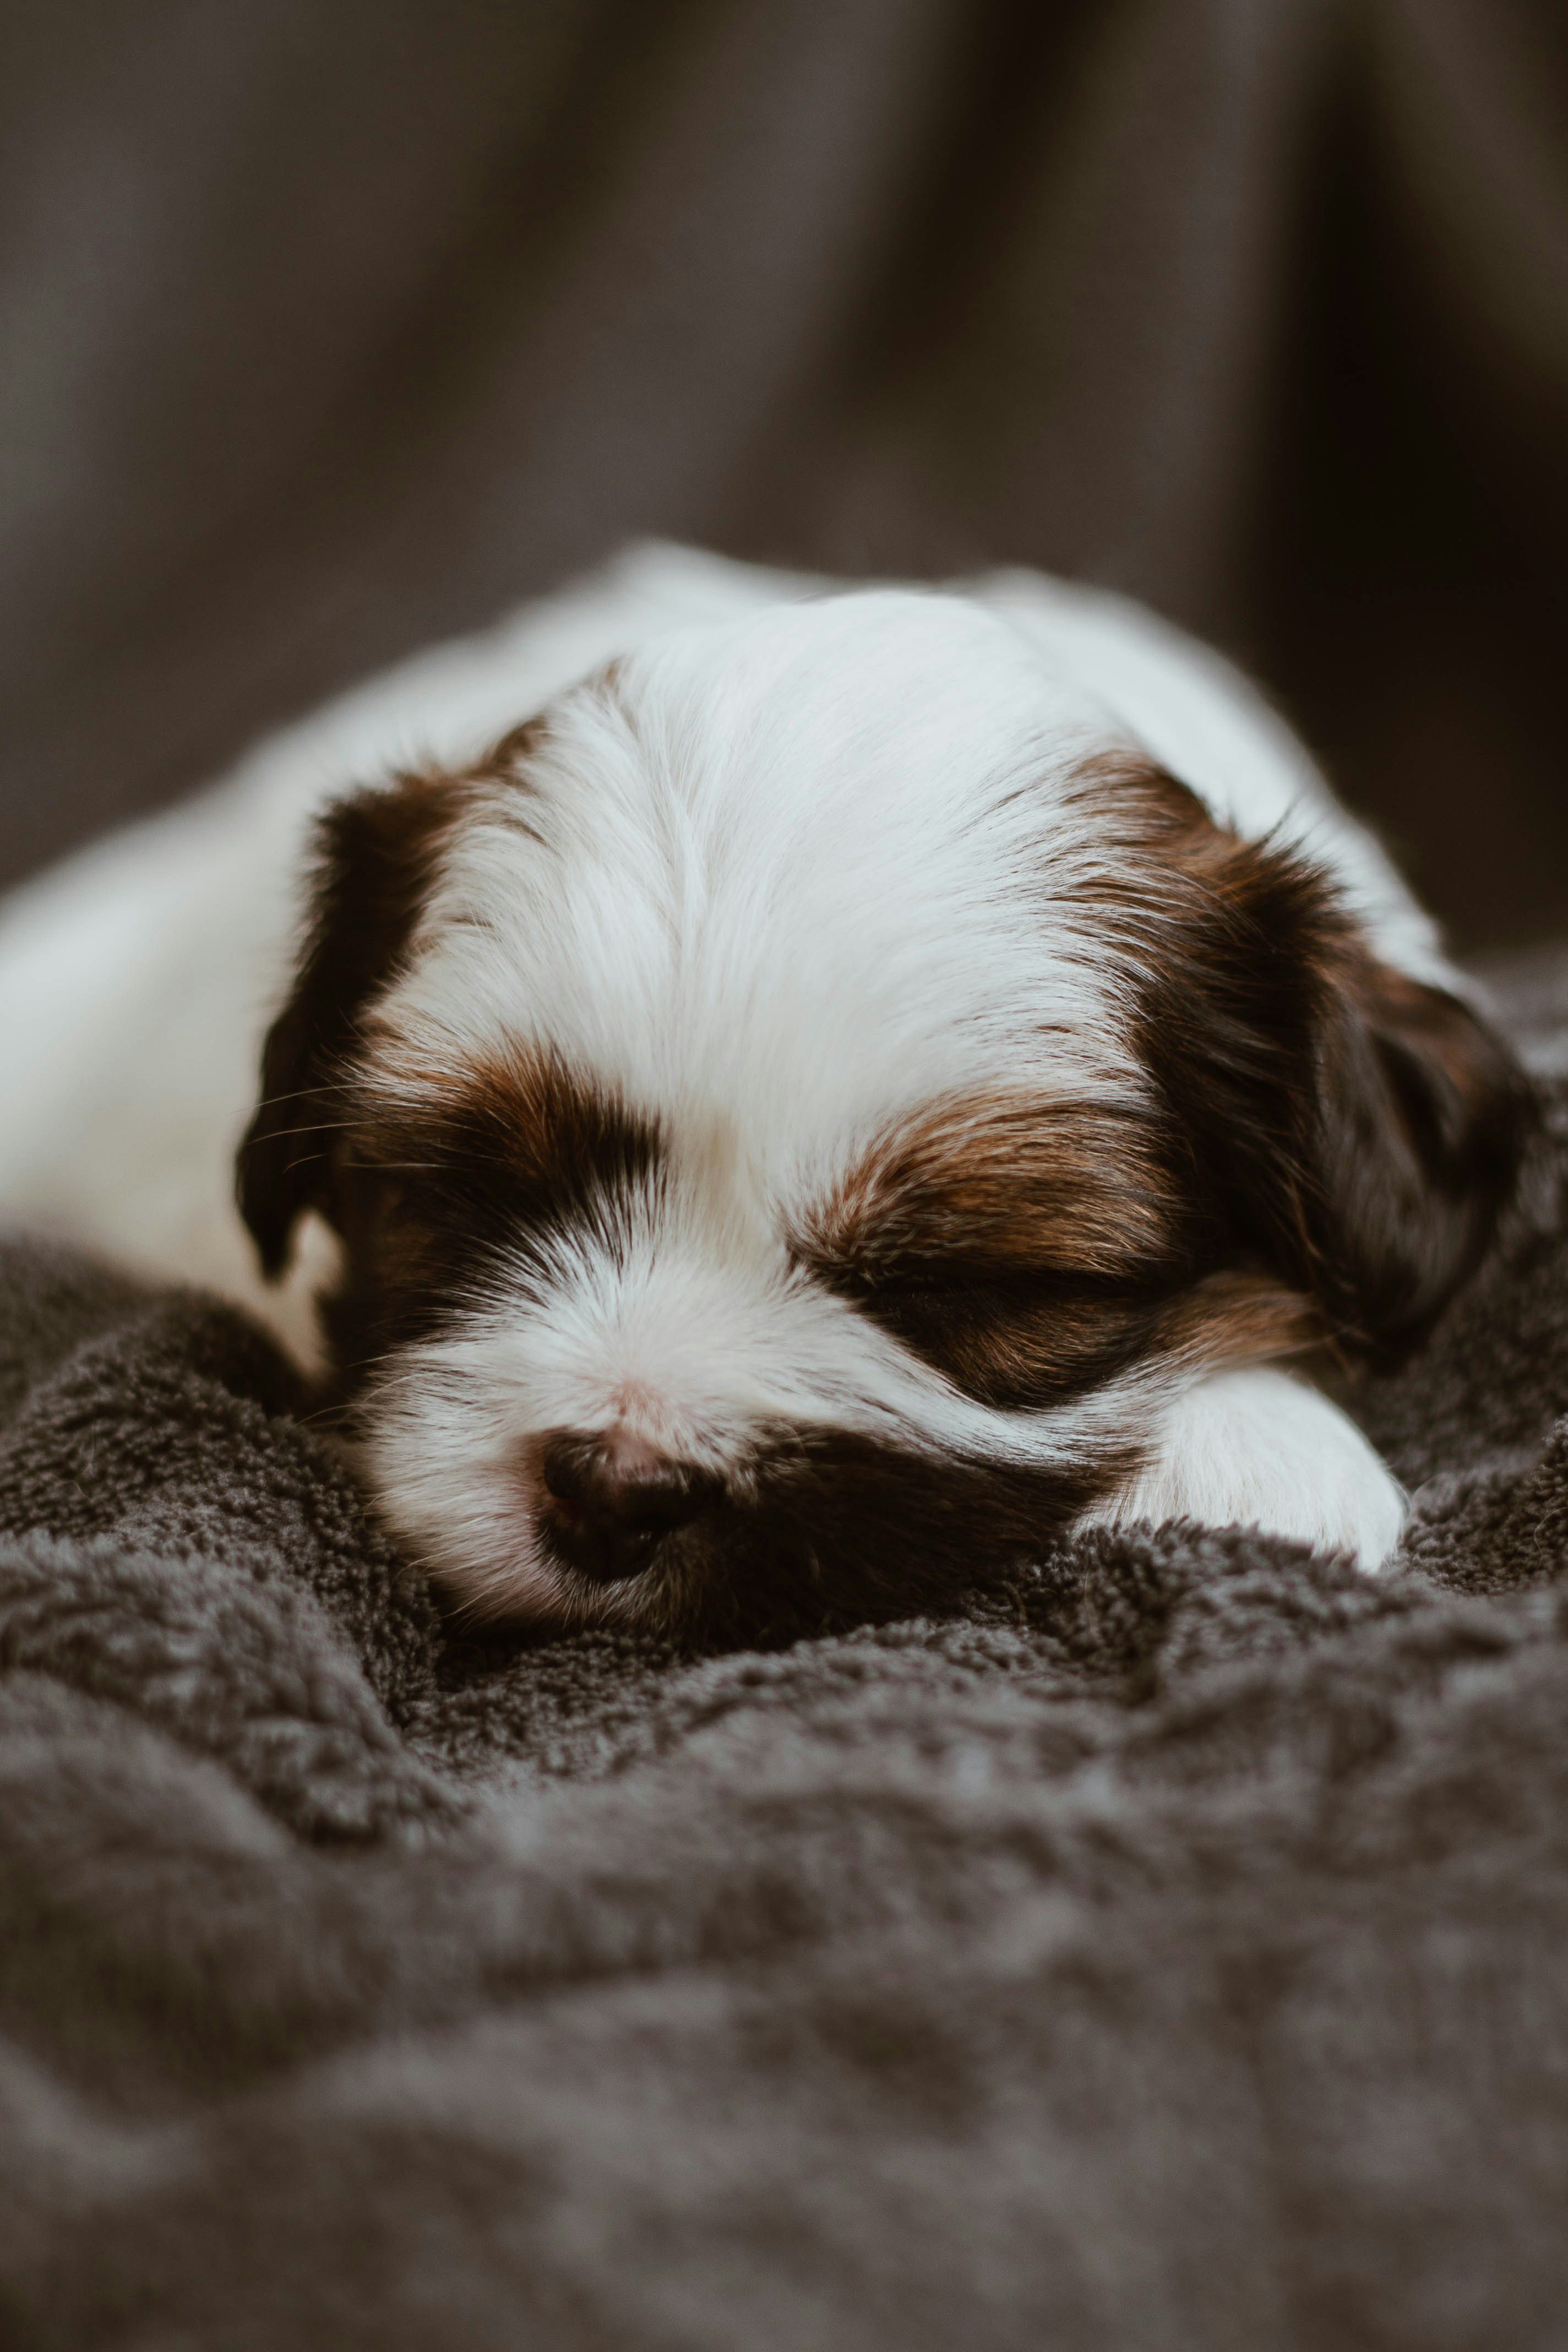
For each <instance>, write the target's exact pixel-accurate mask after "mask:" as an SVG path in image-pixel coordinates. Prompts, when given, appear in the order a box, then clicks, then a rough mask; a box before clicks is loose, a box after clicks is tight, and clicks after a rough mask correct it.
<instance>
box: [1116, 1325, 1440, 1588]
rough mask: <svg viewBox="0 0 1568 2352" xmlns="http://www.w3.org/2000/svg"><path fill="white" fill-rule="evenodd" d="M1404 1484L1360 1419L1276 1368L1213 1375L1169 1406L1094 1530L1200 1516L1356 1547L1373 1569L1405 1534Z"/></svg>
mask: <svg viewBox="0 0 1568 2352" xmlns="http://www.w3.org/2000/svg"><path fill="white" fill-rule="evenodd" d="M1406 1509H1407V1505H1406V1501H1405V1492H1404V1489H1403V1488H1402V1487H1401V1486H1400V1485H1399V1483H1398V1481H1397V1479H1395V1478H1394V1475H1393V1474H1392V1472H1391V1471H1390V1470H1389V1469H1388V1467H1387V1465H1386V1464H1385V1463H1384V1461H1383V1460H1382V1458H1381V1457H1380V1455H1379V1454H1377V1453H1376V1452H1374V1450H1373V1447H1372V1446H1371V1445H1369V1444H1367V1441H1366V1439H1365V1438H1364V1437H1363V1435H1362V1433H1361V1432H1360V1430H1359V1429H1357V1428H1356V1426H1355V1424H1354V1423H1353V1422H1352V1421H1349V1420H1347V1418H1346V1416H1345V1415H1344V1414H1343V1413H1342V1412H1341V1411H1340V1409H1339V1407H1338V1406H1337V1405H1335V1404H1331V1403H1330V1402H1329V1400H1328V1398H1327V1397H1326V1396H1323V1395H1322V1394H1321V1392H1320V1391H1318V1390H1317V1389H1314V1388H1312V1387H1310V1385H1309V1384H1308V1382H1307V1381H1302V1380H1298V1379H1297V1378H1296V1377H1295V1376H1294V1375H1293V1374H1292V1373H1289V1372H1286V1371H1281V1370H1279V1369H1278V1368H1277V1367H1275V1366H1271V1365H1266V1366H1251V1367H1241V1368H1236V1369H1232V1370H1226V1371H1220V1372H1213V1373H1210V1374H1209V1375H1208V1376H1207V1377H1206V1378H1205V1379H1204V1380H1200V1381H1194V1383H1193V1385H1192V1386H1191V1387H1190V1388H1188V1389H1186V1390H1185V1391H1184V1392H1183V1393H1182V1394H1181V1395H1180V1396H1179V1397H1177V1398H1175V1399H1174V1400H1173V1402H1172V1403H1170V1404H1169V1405H1167V1406H1166V1407H1165V1408H1164V1410H1163V1413H1162V1415H1161V1418H1160V1423H1159V1426H1158V1429H1157V1432H1156V1434H1155V1437H1154V1441H1153V1444H1152V1446H1151V1449H1150V1452H1149V1454H1148V1457H1147V1459H1146V1461H1145V1462H1144V1465H1143V1466H1142V1469H1141V1470H1139V1471H1138V1472H1137V1473H1136V1474H1135V1475H1133V1477H1132V1478H1131V1479H1130V1480H1129V1481H1128V1483H1127V1485H1126V1486H1124V1487H1122V1488H1121V1490H1120V1492H1118V1493H1116V1494H1112V1495H1110V1496H1105V1497H1104V1498H1103V1499H1102V1500H1101V1501H1100V1502H1099V1503H1097V1504H1095V1505H1094V1506H1093V1507H1091V1508H1090V1509H1089V1510H1088V1511H1086V1512H1085V1513H1084V1516H1083V1517H1082V1519H1081V1520H1080V1521H1079V1525H1080V1526H1083V1527H1094V1526H1099V1527H1117V1526H1125V1525H1127V1524H1129V1523H1130V1522H1131V1521H1133V1520H1138V1519H1147V1520H1152V1522H1153V1523H1154V1524H1155V1525H1156V1526H1157V1525H1159V1524H1161V1523H1162V1522H1163V1521H1164V1520H1166V1519H1196V1520H1197V1521H1198V1522H1199V1523H1200V1525H1202V1526H1204V1527H1210V1528H1229V1527H1249V1528H1260V1529H1261V1530H1262V1532H1263V1533H1264V1534H1266V1535H1275V1536H1289V1537H1290V1538H1292V1539H1293V1540H1294V1541H1296V1542H1298V1543H1306V1544H1310V1545H1311V1546H1312V1548H1313V1549H1314V1550H1318V1551H1340V1552H1348V1553H1349V1554H1350V1556H1351V1558H1352V1559H1353V1560H1354V1562H1355V1564H1356V1566H1357V1567H1358V1568H1360V1569H1362V1570H1364V1571H1365V1572H1366V1573H1367V1574H1369V1575H1375V1574H1376V1573H1377V1572H1378V1570H1381V1569H1384V1568H1386V1567H1387V1566H1388V1564H1389V1562H1390V1560H1391V1559H1392V1556H1393V1554H1394V1550H1395V1549H1397V1547H1398V1543H1399V1538H1400V1536H1401V1534H1402V1533H1403V1531H1404V1527H1405V1514H1406Z"/></svg>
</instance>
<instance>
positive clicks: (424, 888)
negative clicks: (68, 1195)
mask: <svg viewBox="0 0 1568 2352" xmlns="http://www.w3.org/2000/svg"><path fill="white" fill-rule="evenodd" d="M470 790H471V787H470V786H469V785H468V783H467V782H466V781H465V780H462V779H459V778H456V777H451V776H446V775H439V774H435V775H405V776H402V777H400V778H399V779H398V780H397V782H395V784H393V785H392V786H390V787H389V788H385V789H382V790H373V791H366V792H361V793H351V794H350V795H349V796H348V797H347V798H346V799H343V800H341V801H338V802H337V803H334V804H333V805H332V806H331V808H329V809H327V810H326V811H325V812H324V813H323V814H322V815H321V817H320V818H319V819H318V821H317V825H316V838H315V862H314V869H313V872H312V875H311V877H310V885H309V891H310V929H309V932H308V935H307V939H306V944H305V950H304V954H303V956H302V958H301V960H300V967H299V971H298V972H297V974H296V976H295V980H294V984H293V987H292V989H291V990H290V992H289V999H288V1002H287V1003H285V1005H284V1007H283V1010H282V1011H281V1012H280V1013H279V1015H278V1018H277V1019H276V1021H274V1023H273V1024H272V1027H271V1028H270V1030H269V1031H268V1036H267V1043H266V1045H265V1047H264V1048H263V1052H262V1060H261V1098H260V1101H259V1103H258V1106H257V1109H256V1113H255V1116H254V1117H253V1118H252V1119H251V1122H250V1126H249V1129H248V1130H247V1134H246V1137H245V1140H244V1141H243V1143H242V1144H241V1145H240V1148H239V1157H238V1161H237V1170H236V1176H237V1193H238V1200H239V1209H240V1214H241V1215H242V1216H243V1218H244V1219H245V1222H246V1223H247V1226H248V1227H249V1229H250V1232H251V1234H252V1236H253V1238H254V1239H255V1242H256V1245H257V1248H258V1251H259V1253H260V1256H261V1263H262V1266H263V1268H264V1270H265V1271H266V1272H267V1273H268V1275H278V1274H279V1273H281V1271H282V1269H283V1267H284V1265H285V1264H286V1263H287V1260H288V1255H289V1244H290V1241H291V1238H292V1235H293V1231H294V1226H295V1224H296V1223H297V1221H298V1219H299V1218H300V1216H301V1215H302V1213H304V1211H305V1210H306V1209H308V1208H314V1207H319V1206H320V1205H321V1202H322V1201H323V1199H324V1198H325V1194H326V1189H327V1175H328V1160H329V1153H330V1150H331V1144H332V1139H333V1138H334V1136H335V1135H336V1134H337V1132H338V1129H339V1127H340V1124H341V1119H342V1106H341V1099H340V1093H339V1090H340V1088H341V1085H342V1079H343V1076H344V1075H345V1072H346V1067H347V1065H348V1063H349V1062H350V1060H351V1059H352V1056H353V1049H354V1047H355V1045H356V1042H357V1038H358V1033H359V1024H360V1022H361V1020H362V1018H363V1014H364V1012H365V1009H366V1007H367V1005H368V1004H369V1003H370V1002H371V1000H372V999H373V997H374V995H375V993H376V992H377V991H378V990H379V989H380V988H381V987H382V986H383V985H384V982H386V981H387V980H388V979H389V978H390V977H391V975H392V973H393V971H395V968H396V965H397V962H398V960H399V958H400V957H401V956H402V955H403V953H404V951H405V949H406V947H407V944H408V941H409V939H410V937H411V935H412V933H413V929H414V926H415V924H416V921H417V919H418V916H419V912H420V909H421V908H422V907H423V906H424V904H425V901H426V897H427V896H428V893H429V890H430V888H431V886H432V883H433V881H434V878H435V875H436V871H437V866H438V863H439V856H440V851H441V846H442V844H443V843H444V841H445V840H446V838H447V835H449V833H450V832H451V830H452V828H453V827H454V826H455V825H456V824H457V823H458V820H459V819H460V817H461V816H462V814H463V812H464V809H465V807H466V806H467V804H468V795H469V792H470Z"/></svg>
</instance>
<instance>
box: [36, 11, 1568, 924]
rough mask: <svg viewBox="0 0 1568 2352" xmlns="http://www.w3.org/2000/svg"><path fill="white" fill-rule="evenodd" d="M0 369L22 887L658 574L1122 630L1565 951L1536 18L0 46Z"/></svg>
mask: <svg viewBox="0 0 1568 2352" xmlns="http://www.w3.org/2000/svg"><path fill="white" fill-rule="evenodd" d="M0 349H3V350H4V352H5V362H6V364H5V368H4V369H3V370H0V878H4V877H10V876H16V875H19V874H21V873H22V872H24V871H26V870H27V869H28V868H30V867H32V866H37V865H38V864H40V863H41V862H42V861H43V860H44V859H45V858H46V857H47V856H49V855H51V854H53V853H54V852H56V851H58V850H59V849H60V848H62V847H63V846H65V845H67V844H68V843H69V842H71V841H73V840H79V839H81V838H84V837H85V836H86V835H88V834H89V833H91V832H92V831H94V830H95V829H96V828H97V827H99V826H100V825H101V824H104V823H106V822H108V821H109V820H110V818H113V817H115V816H119V815H123V814H127V813H129V812H130V811H132V810H133V809H135V808H138V807H142V806H146V805H148V804H150V803H152V802H153V801H154V800H156V799H158V798H159V797H160V796H167V795H169V794H171V793H174V792H175V791H176V790H177V789H179V788H180V787H182V786H185V785H190V784H194V783H196V782H199V781H201V780H202V779H203V778H204V777H205V775H207V774H208V773H210V772H212V771H213V770H214V769H215V768H216V766H217V765H218V764H219V762H220V761H222V760H223V759H224V758H226V756H227V755H228V754H230V753H232V752H234V751H238V750H239V749H240V748H241V747H242V746H243V745H244V744H245V743H246V742H247V740H249V739H250V738H251V737H252V736H253V735H254V734H255V732H256V731H257V730H258V728H259V727H261V726H262V725H264V724H266V723H268V722H269V721H271V720H273V719H279V718H281V717H284V716H291V715H293V714H295V713H297V712H298V711H300V710H301V709H305V708H307V707H309V706H310V704H311V703H312V702H314V701H315V700H316V699H317V698H319V697H320V696H321V695H322V694H323V693H325V692H327V691H329V690H331V689H332V688H337V687H339V686H342V685H343V684H346V683H347V682H348V681H349V680H350V679H351V678H353V677H356V676H358V675H362V674H364V673H367V672H369V671H372V670H374V669H376V668H379V667H381V666H382V665H384V663H386V662H387V661H389V660H391V659H393V658H395V656H398V655H401V654H403V653H405V652H409V651H412V650H413V649H415V648H416V647H417V646H421V645H424V644H425V643H426V642H427V641H428V640H429V639H431V638H432V637H433V636H435V635H440V634H446V633H448V632H452V631H455V630H459V629H464V628H468V627H472V626H474V625H479V624H482V623H485V622H487V621H489V619H490V618H491V617H492V615H493V614H495V613H496V612H497V611H498V610H499V609H500V607H501V606H503V605H504V604H507V603H509V602H510V600H512V599H514V598H520V597H522V596H525V595H530V594H534V593H539V592H540V591H542V590H544V589H548V588H552V587H553V586H555V585H556V584H557V583H558V582H559V581H560V580H561V579H562V577H563V575H564V574H566V573H567V572H572V571H574V570H576V569H578V568H580V567H583V566H585V565H587V564H589V563H591V562H596V561H597V560H598V559H599V558H601V557H602V556H604V555H605V554H607V553H608V552H609V551H611V550H613V549H614V548H615V547H616V546H618V545H619V544H621V543H622V542H623V541H626V539H628V538H631V537H636V536H638V535H641V534H644V533H650V532H651V533H658V534H663V535H666V536H670V537H675V538H679V539H687V540H696V541H703V542H710V543H712V544H715V545H718V546H720V547H722V548H724V549H726V550H728V551H731V552H733V553H736V554H741V555H750V556H759V557H763V558H770V559H774V560H780V561H785V562H804V563H806V564H810V565H819V566H823V567H825V568H826V569H829V570H833V571H840V572H848V573H850V574H855V575H858V574H861V573H865V572H879V571H882V570H885V569H893V570H897V571H905V570H912V571H914V572H921V573H927V572H946V571H951V570H954V569H964V568H972V567H976V566H983V565H986V564H992V563H996V562H1006V561H1018V562H1030V563H1035V564H1039V565H1042V566H1044V567H1045V568H1047V570H1057V571H1062V572H1069V573H1082V574H1084V575H1086V576H1088V577H1089V578H1092V579H1095V580H1100V581H1103V582H1106V583H1109V584H1110V585H1112V586H1116V587H1121V588H1124V589H1127V590H1130V591H1131V593H1134V594H1137V595H1140V596H1142V597H1145V598H1147V599H1148V600H1150V601H1151V602H1152V603H1153V604H1156V605H1158V606H1159V607H1160V608H1161V609H1162V610H1163V611H1164V612H1166V613H1168V614H1170V615H1171V616H1172V617H1173V619H1176V620H1179V621H1183V622H1185V623H1187V624H1189V625H1194V626H1196V627H1197V628H1198V629H1199V630H1200V631H1202V632H1204V633H1205V634H1208V635H1218V636H1219V637H1221V638H1223V639H1224V640H1225V642H1226V644H1227V645H1228V646H1230V647H1231V648H1232V649H1233V650H1235V651H1237V652H1238V653H1240V654H1241V655H1242V656H1243V657H1244V659H1246V660H1247V661H1248V662H1249V663H1250V664H1251V665H1252V666H1254V667H1257V668H1258V671H1259V673H1260V674H1261V676H1262V677H1263V678H1264V680H1265V682H1266V684H1268V686H1269V687H1270V688H1272V689H1274V690H1275V691H1276V692H1278V693H1279V694H1280V695H1281V696H1282V697H1283V698H1285V700H1286V702H1287V704H1288V705H1289V707H1290V708H1291V709H1293V710H1294V711H1295V713H1296V715H1297V716H1299V718H1300V719H1301V721H1302V723H1303V726H1304V729H1305V731H1306V732H1307V734H1308V735H1309V737H1310V739H1311V740H1312V741H1313V742H1314V744H1316V745H1318V746H1319V747H1320V748H1321V750H1322V751H1323V752H1324V753H1325V754H1326V756H1327V757H1328V760H1329V762H1330V765H1331V769H1332V772H1333V773H1334V775H1335V777H1336V779H1337V781H1338V782H1340V783H1341V784H1342V787H1343V788H1344V791H1345V793H1346V794H1347V796H1348V797H1349V798H1350V799H1351V801H1352V803H1357V804H1360V805H1364V806H1365V808H1366V809H1367V810H1368V811H1369V812H1370V814H1372V815H1373V817H1374V818H1375V819H1377V820H1378V821H1379V822H1381V823H1382V824H1384V825H1385V826H1387V827H1388V828H1390V829H1391V830H1392V832H1393V833H1394V835H1396V837H1397V838H1398V840H1399V842H1400V845H1401V847H1402V849H1403V850H1405V854H1406V857H1407V861H1410V860H1414V862H1415V879H1416V880H1417V882H1418V884H1419V885H1420V887H1421V888H1422V892H1423V895H1424V896H1425V897H1426V898H1428V899H1429V900H1431V902H1432V903H1434V904H1435V905H1436V907H1437V908H1438V910H1439V912H1440V913H1442V914H1443V915H1445V916H1446V917H1447V919H1448V920H1449V922H1450V923H1451V925H1453V926H1454V927H1455V929H1456V930H1457V932H1458V935H1459V936H1460V937H1461V939H1462V940H1464V941H1467V942H1470V943H1474V944H1480V943H1485V942H1494V941H1502V940H1527V939H1531V938H1545V937H1550V936H1553V935H1555V934H1556V933H1557V932H1558V931H1559V930H1560V929H1562V926H1563V920H1564V907H1563V883H1562V877H1563V871H1564V868H1565V867H1568V796H1565V795H1564V794H1563V790H1562V748H1561V747H1562V689H1561V673H1562V665H1563V650H1562V649H1563V642H1564V636H1565V635H1568V575H1565V572H1564V567H1563V562H1562V548H1563V540H1564V535H1565V533H1568V15H1565V13H1564V11H1563V7H1562V5H1561V0H1050V5H1041V0H659V4H658V5H657V6H648V5H646V0H641V4H640V5H639V0H529V5H515V0H396V5H395V6H391V7H388V6H386V5H379V4H378V0H8V5H7V6H6V7H5V9H4V10H0ZM524 715H525V714H523V713H521V712H520V713H519V714H518V716H519V717H520V718H521V717H522V716H524ZM1478 811H1481V812H1484V823H1482V824H1478V821H1477V812H1478Z"/></svg>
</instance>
